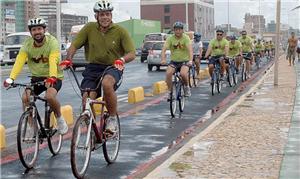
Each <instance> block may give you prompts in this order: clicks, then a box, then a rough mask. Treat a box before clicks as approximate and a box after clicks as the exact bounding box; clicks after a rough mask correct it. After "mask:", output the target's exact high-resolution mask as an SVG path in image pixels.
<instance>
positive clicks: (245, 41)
mask: <svg viewBox="0 0 300 179" xmlns="http://www.w3.org/2000/svg"><path fill="white" fill-rule="evenodd" d="M239 41H240V42H241V44H242V50H243V52H244V53H249V52H251V51H252V39H251V37H249V36H246V37H245V38H243V37H240V38H239Z"/></svg>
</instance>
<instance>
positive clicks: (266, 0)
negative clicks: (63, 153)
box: [62, 0, 300, 28]
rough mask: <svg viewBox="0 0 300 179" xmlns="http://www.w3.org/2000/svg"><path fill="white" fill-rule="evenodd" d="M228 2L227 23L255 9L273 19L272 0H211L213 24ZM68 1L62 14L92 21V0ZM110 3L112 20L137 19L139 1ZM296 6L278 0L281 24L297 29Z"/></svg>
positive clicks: (295, 0)
mask: <svg viewBox="0 0 300 179" xmlns="http://www.w3.org/2000/svg"><path fill="white" fill-rule="evenodd" d="M182 1H183V2H184V0H182ZM228 1H229V23H230V24H232V26H233V27H238V28H242V26H243V23H244V15H245V13H246V12H249V13H251V14H257V15H258V14H259V9H260V14H261V15H264V16H265V19H266V23H269V22H270V21H271V20H275V19H276V0H215V1H214V3H215V25H220V24H227V23H228V16H227V14H228ZM68 2H69V3H68V4H63V5H62V12H63V13H68V14H76V15H85V16H88V17H89V21H94V20H95V19H94V13H93V6H94V3H95V2H96V0H84V1H83V0H68ZM259 2H260V3H259ZM112 3H113V6H114V8H115V9H114V11H113V21H114V22H120V21H124V20H127V19H130V17H132V18H136V19H139V18H140V0H112ZM259 4H260V6H259ZM298 5H300V0H281V22H282V23H285V24H289V25H290V26H292V27H294V28H300V9H298V10H295V11H291V9H293V8H294V7H296V6H298ZM259 7H260V8H259Z"/></svg>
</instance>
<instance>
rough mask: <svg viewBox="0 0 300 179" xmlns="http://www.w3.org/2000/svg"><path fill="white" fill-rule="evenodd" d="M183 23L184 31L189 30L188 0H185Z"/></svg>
mask: <svg viewBox="0 0 300 179" xmlns="http://www.w3.org/2000/svg"><path fill="white" fill-rule="evenodd" d="M185 24H186V31H189V3H188V0H185Z"/></svg>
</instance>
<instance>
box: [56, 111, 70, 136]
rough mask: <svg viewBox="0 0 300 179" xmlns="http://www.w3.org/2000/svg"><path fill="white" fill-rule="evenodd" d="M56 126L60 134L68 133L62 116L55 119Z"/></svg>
mask: <svg viewBox="0 0 300 179" xmlns="http://www.w3.org/2000/svg"><path fill="white" fill-rule="evenodd" d="M57 125H58V132H59V133H60V134H62V135H63V134H65V133H67V132H68V125H67V123H66V121H65V119H64V117H63V116H60V117H59V118H57Z"/></svg>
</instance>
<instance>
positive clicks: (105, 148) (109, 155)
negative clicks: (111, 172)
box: [102, 115, 121, 164]
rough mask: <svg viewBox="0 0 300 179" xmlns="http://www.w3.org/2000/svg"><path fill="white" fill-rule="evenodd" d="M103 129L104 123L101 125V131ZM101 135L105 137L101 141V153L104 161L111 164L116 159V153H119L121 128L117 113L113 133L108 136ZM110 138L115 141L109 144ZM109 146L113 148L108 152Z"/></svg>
mask: <svg viewBox="0 0 300 179" xmlns="http://www.w3.org/2000/svg"><path fill="white" fill-rule="evenodd" d="M104 120H105V119H104ZM105 124H106V123H105ZM104 130H105V125H103V131H104ZM103 135H105V134H103ZM103 137H104V139H105V142H104V143H103V147H102V149H103V155H104V158H105V161H106V162H107V163H108V164H112V163H114V162H115V161H116V159H117V157H118V154H119V150H120V138H121V128H120V119H119V116H118V115H117V130H116V132H115V133H114V135H113V136H112V137H109V138H108V137H106V136H103ZM111 140H113V141H116V142H115V143H113V144H112V145H110V143H109V142H110V141H111ZM111 146H112V147H111ZM110 148H113V150H112V152H110V150H109V149H110Z"/></svg>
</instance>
